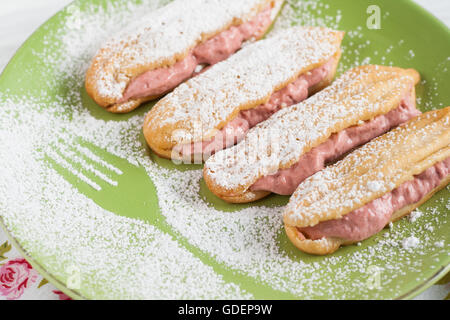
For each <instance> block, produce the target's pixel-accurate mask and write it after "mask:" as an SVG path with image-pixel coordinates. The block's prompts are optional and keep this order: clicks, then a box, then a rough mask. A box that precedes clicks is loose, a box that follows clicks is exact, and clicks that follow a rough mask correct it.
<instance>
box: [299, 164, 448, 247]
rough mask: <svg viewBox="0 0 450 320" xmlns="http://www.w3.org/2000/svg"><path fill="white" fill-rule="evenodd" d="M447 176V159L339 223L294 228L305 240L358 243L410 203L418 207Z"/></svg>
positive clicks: (345, 217)
mask: <svg viewBox="0 0 450 320" xmlns="http://www.w3.org/2000/svg"><path fill="white" fill-rule="evenodd" d="M449 174H450V158H447V159H445V160H444V161H442V162H439V163H438V164H436V165H435V166H433V167H431V168H429V169H427V170H425V171H424V172H422V173H421V174H419V175H417V176H415V177H414V179H413V180H411V181H407V182H405V183H403V184H402V185H400V186H399V187H398V188H397V189H394V190H393V191H391V192H389V193H387V194H385V195H384V196H382V197H381V198H378V199H375V200H373V201H372V202H370V203H368V204H366V205H365V206H363V207H362V208H360V209H357V210H355V211H353V212H351V213H349V214H347V215H345V216H344V217H343V218H341V219H337V220H330V221H324V222H321V223H319V224H318V225H316V226H314V227H308V228H297V230H298V231H299V235H300V236H303V237H304V238H305V239H311V240H318V239H322V238H325V237H326V238H340V239H344V240H346V241H353V242H357V241H361V240H364V239H367V238H370V237H371V236H373V235H374V234H376V233H378V232H380V231H381V230H382V229H383V228H384V227H385V226H386V225H387V224H388V223H389V221H390V220H391V218H392V215H393V214H394V213H395V212H396V211H398V210H400V209H402V208H404V207H406V206H408V205H412V204H414V203H418V202H419V201H420V200H422V199H423V198H424V197H425V196H426V195H427V194H429V193H430V192H431V191H433V189H435V188H437V187H438V186H439V185H440V184H441V182H442V181H443V180H444V179H446V178H447V177H448V175H449Z"/></svg>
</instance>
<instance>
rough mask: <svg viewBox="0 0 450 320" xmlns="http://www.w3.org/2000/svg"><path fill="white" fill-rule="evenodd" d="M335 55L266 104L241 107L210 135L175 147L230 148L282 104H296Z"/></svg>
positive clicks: (197, 150)
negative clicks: (229, 119)
mask: <svg viewBox="0 0 450 320" xmlns="http://www.w3.org/2000/svg"><path fill="white" fill-rule="evenodd" d="M334 59H335V58H331V59H330V60H329V61H328V62H327V63H326V64H324V65H322V66H320V67H318V68H315V69H313V70H311V71H309V72H308V73H306V74H304V75H301V76H300V77H299V78H298V79H297V80H295V81H294V82H292V83H290V84H289V85H287V86H286V87H284V88H283V89H281V90H279V91H277V92H275V93H273V94H272V96H271V97H270V99H269V101H268V102H267V103H265V104H262V105H259V106H258V107H256V108H253V109H249V110H245V111H241V112H240V113H239V115H238V116H237V117H236V118H235V119H234V120H232V121H231V122H229V123H228V124H227V125H226V126H225V127H224V128H223V129H222V130H220V131H219V133H218V134H216V135H215V136H214V138H213V139H211V140H209V141H201V142H196V143H192V144H185V145H181V146H177V147H175V149H174V150H175V151H176V152H179V153H180V154H182V155H184V156H191V155H194V154H202V155H204V157H205V158H207V157H209V156H211V155H213V154H214V153H216V152H218V151H220V150H223V149H226V148H229V147H231V146H233V145H235V144H237V143H239V142H240V141H242V140H243V139H244V137H245V135H246V134H247V132H248V131H249V130H250V129H251V128H253V127H254V126H256V125H257V124H258V123H260V122H263V121H265V120H267V119H268V118H269V117H270V116H272V115H273V114H274V113H276V112H277V111H279V110H280V109H281V108H286V107H289V106H292V105H294V104H297V103H299V102H301V101H303V100H305V99H306V98H308V96H309V95H310V92H309V91H310V88H311V87H313V86H315V85H317V84H319V83H320V82H321V81H322V80H323V79H325V78H326V77H327V76H328V74H329V73H330V72H331V69H332V67H333V65H334V62H335V60H334Z"/></svg>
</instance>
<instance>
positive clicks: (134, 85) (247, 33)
mask: <svg viewBox="0 0 450 320" xmlns="http://www.w3.org/2000/svg"><path fill="white" fill-rule="evenodd" d="M271 13H272V8H271V7H270V8H267V9H265V10H264V11H262V12H261V13H259V14H258V15H257V16H256V17H255V18H254V19H253V20H250V21H249V22H246V23H243V24H241V25H239V26H232V27H231V28H229V29H228V30H225V31H223V32H221V33H220V34H218V35H217V36H215V37H213V38H211V39H209V40H208V41H206V42H205V43H202V44H200V45H198V46H197V47H195V48H194V49H193V50H192V51H191V52H190V53H189V54H188V56H187V57H186V58H184V59H183V60H181V61H179V62H177V63H175V64H174V65H173V66H171V67H168V68H159V69H155V70H151V71H148V72H145V73H143V74H141V75H140V76H138V77H136V78H135V79H133V80H132V81H131V82H130V84H129V85H128V87H127V88H126V90H125V92H124V94H123V97H122V99H121V100H120V101H119V103H124V102H126V101H128V100H130V99H138V98H145V97H152V96H159V95H161V94H164V93H166V92H168V91H170V90H172V89H173V88H175V87H176V86H178V85H179V84H180V83H182V82H183V81H185V80H187V79H189V78H191V77H192V76H194V75H196V73H198V72H196V69H197V67H198V66H199V65H213V64H216V63H218V62H220V61H222V60H225V59H227V58H228V57H229V56H231V55H232V54H233V53H235V52H236V51H237V50H239V49H240V48H241V47H242V44H243V43H244V41H247V40H250V39H251V38H258V37H260V36H261V35H262V34H264V32H265V31H266V30H267V28H268V27H269V26H270V24H271V23H272V19H271ZM203 71H204V70H203Z"/></svg>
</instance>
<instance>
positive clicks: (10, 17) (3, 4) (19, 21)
mask: <svg viewBox="0 0 450 320" xmlns="http://www.w3.org/2000/svg"><path fill="white" fill-rule="evenodd" d="M71 1H72V0H13V1H9V0H0V71H1V70H2V69H3V67H4V66H5V65H6V63H7V62H8V61H9V59H10V58H11V57H12V56H13V55H14V52H15V51H16V50H17V49H18V48H19V46H20V45H21V44H22V43H23V42H24V41H25V40H26V39H27V38H28V37H29V36H30V35H31V33H32V32H33V31H34V30H36V29H37V28H38V27H39V26H40V25H41V24H42V23H43V22H45V21H46V20H47V19H48V18H50V17H51V16H52V15H53V14H55V13H56V12H57V11H59V10H60V9H61V8H63V7H64V6H65V5H67V4H69V3H70V2H71ZM392 1H395V0H392ZM415 1H416V2H418V3H419V4H420V5H422V6H423V7H425V8H426V9H428V10H429V11H431V12H432V13H433V14H434V15H436V16H437V17H438V18H440V19H441V20H442V21H444V23H446V24H447V26H449V27H450V0H415ZM5 238H6V237H5V235H4V234H3V231H2V230H0V245H1V241H2V240H3V239H5ZM47 291H49V298H50V297H51V296H50V291H51V289H48V290H47ZM446 294H448V287H445V288H443V287H442V286H439V287H438V286H433V287H432V288H430V289H429V290H427V291H426V292H424V293H423V294H421V295H420V296H419V297H417V298H416V299H443V297H445V296H446ZM27 298H35V299H39V298H46V296H45V295H40V296H38V295H36V296H27ZM0 299H1V297H0Z"/></svg>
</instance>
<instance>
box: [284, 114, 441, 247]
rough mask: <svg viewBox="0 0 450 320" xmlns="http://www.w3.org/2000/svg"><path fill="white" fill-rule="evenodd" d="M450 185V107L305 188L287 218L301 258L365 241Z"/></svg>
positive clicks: (327, 171) (362, 152)
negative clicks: (308, 254)
mask: <svg viewBox="0 0 450 320" xmlns="http://www.w3.org/2000/svg"><path fill="white" fill-rule="evenodd" d="M449 182H450V107H447V108H445V109H441V110H436V111H431V112H428V113H424V114H422V115H420V116H418V117H416V118H414V119H413V120H411V121H410V122H408V123H406V124H404V125H402V126H400V127H398V128H396V129H394V130H393V131H391V132H389V133H387V134H385V135H383V136H381V137H379V138H376V139H375V140H373V141H371V142H369V143H368V144H366V145H364V146H363V147H361V148H360V149H358V150H356V151H354V152H353V153H351V154H350V155H348V156H347V157H345V158H344V159H343V160H342V161H339V162H338V163H336V164H334V165H332V166H329V167H327V168H326V169H324V170H323V171H321V172H318V173H316V174H315V175H313V176H312V177H310V178H308V179H307V180H306V181H304V182H303V183H302V184H301V185H300V186H299V187H298V189H297V190H296V191H295V193H294V194H293V196H292V197H291V199H290V201H289V204H288V205H287V207H286V209H285V212H284V223H285V229H286V233H287V236H288V237H289V239H290V240H291V241H292V243H293V244H294V245H295V246H296V247H297V248H298V249H300V250H301V251H304V252H307V253H310V254H316V255H325V254H330V253H333V252H335V251H336V250H338V249H339V247H340V246H342V245H349V244H352V243H355V242H360V241H362V240H364V239H367V238H369V237H371V236H373V235H375V234H376V233H378V232H379V231H381V230H382V229H383V228H384V227H386V226H387V225H388V224H389V223H391V222H394V221H396V220H399V219H401V218H402V217H404V216H406V215H408V214H409V213H410V212H411V211H413V210H414V209H415V208H417V207H418V206H420V205H421V204H423V203H424V202H426V201H427V200H428V199H430V198H431V197H432V196H433V195H434V194H435V193H436V192H437V191H439V190H441V189H442V188H444V187H445V186H446V185H448V183H449Z"/></svg>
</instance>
